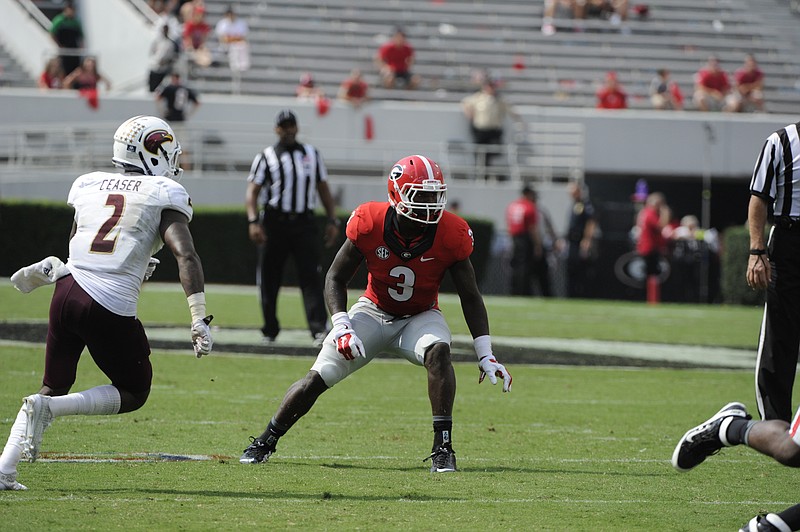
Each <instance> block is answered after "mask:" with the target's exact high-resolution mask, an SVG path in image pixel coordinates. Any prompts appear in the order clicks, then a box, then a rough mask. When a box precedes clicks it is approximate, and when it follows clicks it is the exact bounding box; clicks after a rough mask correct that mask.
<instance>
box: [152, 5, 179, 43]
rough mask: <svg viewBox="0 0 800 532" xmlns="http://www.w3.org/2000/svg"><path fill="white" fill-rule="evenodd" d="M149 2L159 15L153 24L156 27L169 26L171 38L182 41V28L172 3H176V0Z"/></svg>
mask: <svg viewBox="0 0 800 532" xmlns="http://www.w3.org/2000/svg"><path fill="white" fill-rule="evenodd" d="M148 4H149V5H150V7H151V8H152V9H153V11H154V12H155V14H156V16H157V17H158V19H157V20H156V22H155V23H154V24H153V26H154V27H156V28H160V27H162V26H164V25H167V26H169V38H170V39H172V40H173V41H176V42H178V43H180V40H181V30H182V28H181V23H180V21H179V20H178V17H177V16H176V15H175V14H174V13H173V8H172V4H174V0H169V1H165V0H152V1H151V2H148Z"/></svg>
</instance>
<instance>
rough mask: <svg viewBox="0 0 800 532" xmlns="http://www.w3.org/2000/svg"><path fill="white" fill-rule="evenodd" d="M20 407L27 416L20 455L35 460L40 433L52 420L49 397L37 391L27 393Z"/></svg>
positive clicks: (40, 440) (39, 443)
mask: <svg viewBox="0 0 800 532" xmlns="http://www.w3.org/2000/svg"><path fill="white" fill-rule="evenodd" d="M22 408H23V409H25V414H26V415H27V416H28V421H27V423H26V424H25V439H24V440H23V442H22V456H23V457H25V458H27V459H28V461H29V462H35V461H36V459H37V458H39V446H40V445H41V444H42V435H43V434H44V431H45V430H46V429H47V427H49V426H50V423H51V422H52V421H53V414H51V413H50V397H49V396H47V395H41V394H38V393H37V394H34V395H29V396H28V397H26V398H25V399H23V400H22Z"/></svg>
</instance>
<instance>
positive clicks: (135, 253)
mask: <svg viewBox="0 0 800 532" xmlns="http://www.w3.org/2000/svg"><path fill="white" fill-rule="evenodd" d="M67 203H69V204H70V205H71V206H72V207H74V208H75V223H76V225H77V231H76V233H75V236H73V237H72V240H70V243H69V260H68V261H67V267H68V268H69V271H70V273H72V275H73V277H75V281H76V282H77V283H78V284H79V285H80V287H81V288H83V289H84V290H85V291H86V293H88V294H89V295H90V296H92V299H94V300H95V301H97V302H98V303H99V304H100V305H102V306H103V307H105V308H107V309H108V310H110V311H111V312H113V313H114V314H118V315H120V316H135V315H136V305H137V302H138V300H139V291H140V290H141V287H142V280H143V279H144V273H145V270H146V269H147V263H148V262H149V260H150V256H151V255H153V254H154V253H155V252H157V251H158V250H159V249H161V247H162V246H163V245H164V243H163V241H162V240H161V235H160V232H159V226H160V224H161V213H162V211H164V210H175V211H178V212H181V213H183V214H185V215H186V216H187V217H188V218H189V220H191V219H192V203H191V200H190V199H189V195H188V194H187V193H186V189H184V188H183V186H181V185H180V184H179V183H177V182H176V181H173V180H172V179H169V178H168V177H159V176H146V175H140V174H116V173H109V172H92V173H89V174H85V175H82V176H80V177H79V178H78V179H76V180H75V182H74V183H73V184H72V188H71V189H70V191H69V197H68V199H67Z"/></svg>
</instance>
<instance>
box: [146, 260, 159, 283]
mask: <svg viewBox="0 0 800 532" xmlns="http://www.w3.org/2000/svg"><path fill="white" fill-rule="evenodd" d="M159 264H161V261H160V260H158V259H157V258H155V257H150V262H148V263H147V269H146V270H145V271H144V280H145V281H149V280H150V278H151V277H152V276H153V272H154V271H156V266H158V265H159Z"/></svg>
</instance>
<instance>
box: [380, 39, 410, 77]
mask: <svg viewBox="0 0 800 532" xmlns="http://www.w3.org/2000/svg"><path fill="white" fill-rule="evenodd" d="M378 57H380V58H381V61H383V62H384V63H386V64H387V65H389V68H391V69H392V72H394V73H400V74H403V73H405V72H408V62H409V60H410V59H411V58H412V57H414V49H413V48H411V47H410V46H409V45H407V44H402V45H400V46H397V45H395V43H394V42H391V41H390V42H387V43H386V44H384V45H383V46H381V47H380V49H379V50H378Z"/></svg>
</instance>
